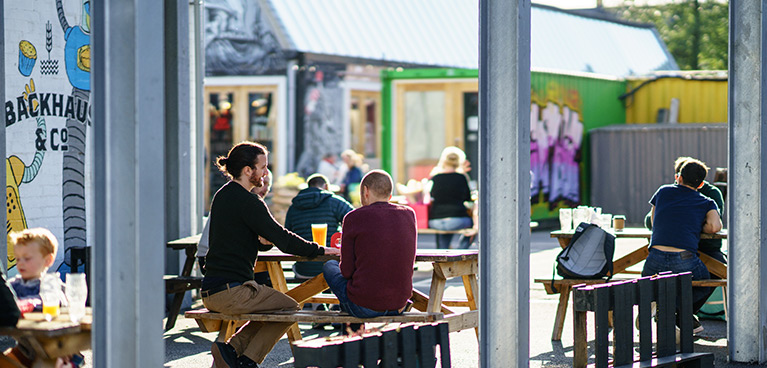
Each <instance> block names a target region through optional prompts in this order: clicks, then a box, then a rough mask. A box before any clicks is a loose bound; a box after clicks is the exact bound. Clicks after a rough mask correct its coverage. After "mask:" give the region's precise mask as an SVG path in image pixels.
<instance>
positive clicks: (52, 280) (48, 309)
mask: <svg viewBox="0 0 767 368" xmlns="http://www.w3.org/2000/svg"><path fill="white" fill-rule="evenodd" d="M58 275H59V273H58V272H56V273H55V274H45V275H43V277H42V279H41V280H40V299H42V300H43V315H44V316H45V320H46V321H51V320H53V319H55V318H56V317H58V316H59V302H60V301H61V299H60V295H61V293H62V290H61V279H59V276H58Z"/></svg>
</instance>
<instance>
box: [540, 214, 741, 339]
mask: <svg viewBox="0 0 767 368" xmlns="http://www.w3.org/2000/svg"><path fill="white" fill-rule="evenodd" d="M610 233H611V234H613V235H615V238H616V243H615V247H616V249H619V247H622V246H623V245H624V244H623V243H619V242H618V241H617V240H619V239H646V240H647V242H641V243H640V244H639V245H637V246H634V247H633V248H629V252H628V254H626V255H624V256H622V257H620V258H618V259H615V260H613V273H612V276H615V275H617V274H620V273H638V272H631V271H627V269H628V268H630V267H632V266H635V265H637V264H639V263H640V262H642V261H644V260H645V259H646V258H647V255H648V254H649V253H650V250H649V245H650V237H651V236H652V231H651V230H648V229H646V228H643V227H642V228H639V227H630V228H624V229H623V230H621V231H613V232H610ZM574 234H575V230H571V231H562V230H556V231H552V232H551V237H552V238H555V239H557V241H558V242H559V246H560V247H562V249H564V248H566V247H567V244H569V243H570V239H572V237H573V235H574ZM700 237H701V239H727V230H722V231H720V232H718V233H715V234H705V233H703V234H701V236H700ZM699 256H700V259H701V261H703V263H704V264H705V265H706V267H707V268H708V270H709V273H710V274H711V275H712V277H718V278H719V279H718V280H710V281H706V280H697V281H693V286H710V287H715V286H723V285H724V286H726V281H725V280H726V279H727V265H726V264H724V263H722V262H719V261H718V260H716V259H714V258H712V257H710V256H708V255H706V254H704V253H699ZM535 282H536V283H541V284H543V285H544V287H545V288H546V291H547V293H549V294H554V293H559V304H558V305H557V314H556V318H555V319H554V329H553V332H552V334H551V335H552V338H551V339H552V340H554V341H559V340H560V339H561V337H562V329H563V328H564V322H565V315H566V314H567V306H568V304H569V302H570V291H571V290H572V289H573V287H574V286H576V285H579V284H597V283H604V282H605V281H604V280H575V279H564V280H551V279H537V280H535ZM555 287H557V288H558V289H555ZM725 297H726V292H725Z"/></svg>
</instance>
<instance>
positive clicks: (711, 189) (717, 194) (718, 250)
mask: <svg viewBox="0 0 767 368" xmlns="http://www.w3.org/2000/svg"><path fill="white" fill-rule="evenodd" d="M692 159H693V158H692V157H686V156H683V157H679V158H677V159H676V160H675V161H674V176H675V177H676V175H677V174H678V173H679V171H680V170H681V169H682V165H683V164H684V163H685V162H687V160H692ZM698 193H700V194H703V195H704V196H706V197H708V198H711V199H712V200H714V202H715V203H716V206H717V207H718V208H719V215H724V197H723V196H722V191H721V190H719V188H717V187H716V186H714V185H711V183H709V182H707V181H705V180H703V185H702V186H701V187H700V189H698ZM651 217H652V211H650V212H647V215H646V216H645V219H644V223H645V227H647V229H648V230H652V222H651V221H652V219H651ZM698 251H700V252H702V253H705V254H707V255H709V256H711V258H714V259H716V260H717V261H719V262H722V263H724V264H726V263H727V256H726V255H725V254H724V253H722V239H700V241H699V242H698Z"/></svg>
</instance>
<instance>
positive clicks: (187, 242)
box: [167, 234, 479, 262]
mask: <svg viewBox="0 0 767 368" xmlns="http://www.w3.org/2000/svg"><path fill="white" fill-rule="evenodd" d="M199 241H200V234H197V235H192V236H187V237H185V238H181V239H176V240H173V241H170V242H168V244H167V247H168V248H172V249H186V248H196V247H197V243H198V242H199ZM339 258H340V257H339V256H334V255H321V256H317V257H312V258H309V257H301V256H296V255H293V254H287V253H283V252H282V251H280V250H278V249H277V248H272V249H271V250H268V251H266V252H258V259H259V260H260V261H264V262H282V261H328V260H331V259H339ZM478 259H479V253H478V251H477V250H476V249H418V250H416V255H415V260H416V262H457V261H467V260H478Z"/></svg>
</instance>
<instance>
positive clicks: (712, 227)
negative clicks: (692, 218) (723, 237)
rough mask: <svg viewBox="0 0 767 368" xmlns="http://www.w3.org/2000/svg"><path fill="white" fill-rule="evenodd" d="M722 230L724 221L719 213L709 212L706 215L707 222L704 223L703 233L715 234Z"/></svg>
mask: <svg viewBox="0 0 767 368" xmlns="http://www.w3.org/2000/svg"><path fill="white" fill-rule="evenodd" d="M719 230H722V219H721V218H720V217H719V211H717V210H709V211H708V212H707V213H706V222H704V223H703V232H704V233H708V234H714V233H716V232H719Z"/></svg>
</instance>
